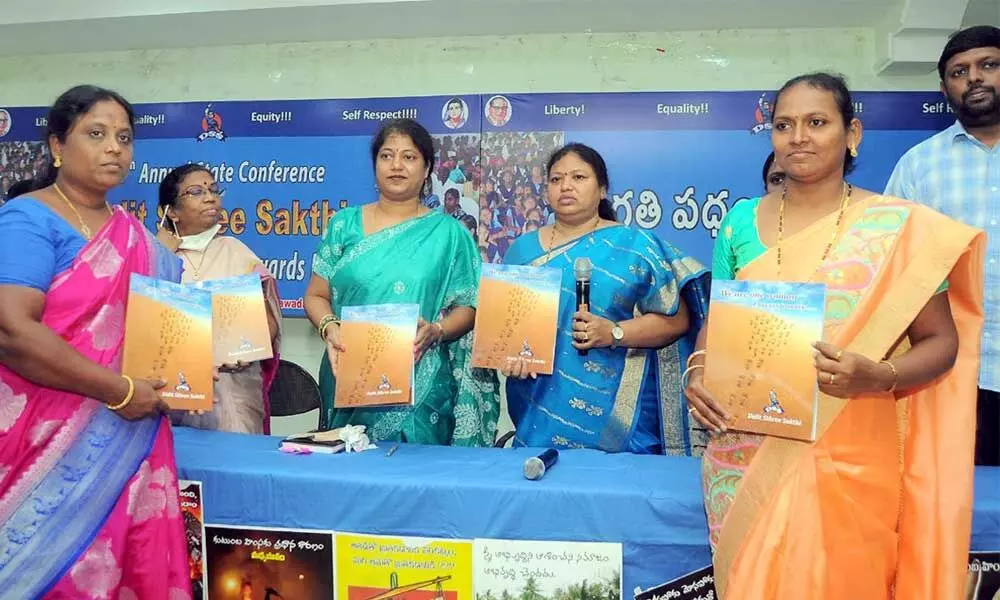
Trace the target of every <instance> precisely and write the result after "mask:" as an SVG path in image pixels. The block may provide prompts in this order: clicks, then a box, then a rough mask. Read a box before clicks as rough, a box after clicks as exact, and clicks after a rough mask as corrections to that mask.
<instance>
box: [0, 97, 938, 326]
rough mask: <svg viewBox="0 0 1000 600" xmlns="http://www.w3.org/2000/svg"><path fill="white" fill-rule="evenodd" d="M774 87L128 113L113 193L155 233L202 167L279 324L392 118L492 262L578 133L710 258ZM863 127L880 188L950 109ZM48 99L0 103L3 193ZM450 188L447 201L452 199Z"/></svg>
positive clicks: (879, 110) (638, 220)
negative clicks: (132, 123)
mask: <svg viewBox="0 0 1000 600" xmlns="http://www.w3.org/2000/svg"><path fill="white" fill-rule="evenodd" d="M772 96H773V93H771V92H764V91H748V92H684V93H677V92H669V93H666V92H665V93H657V92H643V93H593V94H486V95H482V96H478V95H465V96H461V95H459V96H428V97H417V98H375V99H355V100H301V101H245V102H211V103H208V102H188V103H172V104H140V105H136V107H135V108H136V111H137V127H136V137H137V141H136V147H135V162H134V163H133V165H132V172H131V174H130V175H129V177H128V179H127V180H126V182H125V183H124V184H123V185H122V186H120V187H119V188H117V189H116V190H114V192H113V194H112V200H113V201H115V202H119V203H122V204H123V205H124V206H125V207H126V208H127V209H129V210H130V211H132V212H133V213H134V214H135V215H137V216H138V217H139V218H141V219H142V220H143V221H144V222H145V223H146V225H147V226H148V227H149V228H150V229H152V230H155V228H156V226H157V223H158V221H159V216H160V215H159V213H158V211H157V197H158V186H159V183H160V181H161V180H162V178H163V177H164V176H165V175H166V173H167V172H169V171H170V169H172V168H174V167H176V166H178V165H181V164H184V163H187V162H198V163H202V164H204V165H206V166H207V167H209V168H210V169H211V170H212V172H213V173H214V174H215V177H216V179H217V181H218V182H219V185H220V187H221V188H223V189H224V190H225V191H226V193H225V196H224V207H225V209H226V211H225V215H224V225H225V229H226V232H227V233H229V234H231V235H235V236H237V237H238V238H240V239H241V240H243V241H244V242H245V243H246V244H247V245H248V246H249V247H250V248H251V249H252V250H253V251H254V252H256V253H257V254H258V256H260V257H261V259H262V260H264V262H265V263H266V264H267V266H268V268H270V270H271V271H272V272H273V273H274V275H275V277H277V279H278V280H279V290H280V293H281V297H282V304H283V309H284V313H285V315H286V316H293V317H295V316H302V315H303V311H302V296H303V293H304V292H305V287H306V283H307V281H308V278H309V276H310V274H311V273H310V271H311V258H312V253H313V251H314V250H315V248H316V245H317V243H318V241H319V237H320V236H321V235H322V233H323V230H324V228H325V225H326V222H327V220H328V219H329V218H330V217H331V216H332V215H333V214H334V213H335V212H336V211H337V210H338V209H340V208H344V207H346V206H356V205H360V204H365V203H368V202H371V201H373V200H374V199H375V197H376V192H375V185H374V177H373V174H372V167H371V164H372V163H371V154H370V151H369V142H370V139H371V136H372V135H373V134H374V133H375V132H376V131H377V129H378V127H379V126H380V125H381V123H382V122H383V121H385V120H387V119H392V118H399V117H410V118H414V119H416V120H418V121H420V122H421V123H422V124H423V125H424V126H425V127H427V129H428V130H429V131H430V132H431V133H432V134H433V135H434V138H435V146H436V149H437V167H436V168H435V171H434V173H433V174H432V177H431V179H432V194H431V195H430V196H429V197H428V198H427V199H426V203H427V204H428V205H429V206H432V207H434V208H440V209H442V210H447V211H448V212H450V213H452V214H453V215H454V216H456V218H459V219H460V220H462V222H463V223H464V224H466V226H468V227H469V230H470V232H472V233H473V234H474V235H475V237H476V238H477V240H478V243H479V246H480V249H481V253H482V256H483V259H484V260H486V261H492V262H499V261H500V260H502V258H503V254H504V252H505V251H506V249H507V248H508V247H509V245H510V242H511V241H512V240H513V239H514V238H516V237H517V235H519V234H520V233H522V232H524V231H528V230H532V229H535V228H538V227H540V226H543V225H544V224H545V223H547V222H550V221H551V220H552V218H553V217H552V214H551V211H550V210H549V208H548V204H547V202H546V200H545V176H544V166H545V161H546V160H547V158H548V155H549V154H550V153H551V152H552V151H553V150H555V149H557V148H558V147H560V146H561V145H562V144H564V143H566V142H570V141H578V142H583V143H585V144H588V145H590V146H593V147H594V148H596V149H597V150H598V151H600V152H601V154H602V155H603V156H604V158H605V160H606V161H607V163H608V169H609V171H610V175H611V192H610V194H611V198H612V200H613V203H614V206H615V208H616V210H617V213H618V218H619V219H620V220H622V221H623V222H625V223H626V224H629V225H630V226H632V227H639V228H642V229H647V230H651V231H653V232H655V233H656V234H657V235H659V236H661V237H663V238H665V239H667V240H669V241H670V242H672V243H673V244H674V245H676V246H678V247H679V248H681V249H683V250H684V251H686V252H688V253H690V254H691V255H693V256H694V257H695V258H697V259H698V260H700V261H702V262H704V263H706V264H709V263H710V261H711V250H712V243H713V240H714V237H715V235H716V234H717V232H718V228H719V225H720V223H721V221H722V218H723V217H724V216H725V214H726V211H727V210H728V209H729V207H731V206H732V205H733V204H734V203H736V202H738V201H739V200H741V199H745V198H750V197H753V196H756V195H759V194H760V193H761V192H762V191H763V189H762V188H763V183H762V181H761V167H762V165H763V162H764V159H765V157H766V156H767V154H768V152H769V151H770V122H769V121H770V109H771V98H772ZM855 105H856V106H855V108H856V112H857V115H858V117H859V118H860V119H861V120H862V122H863V123H864V126H865V137H864V140H863V142H862V145H861V149H860V151H861V157H860V159H859V161H858V168H857V170H856V171H855V172H854V174H853V175H852V176H851V180H852V181H853V182H854V183H855V184H856V185H859V186H861V187H866V188H869V189H872V190H876V191H878V190H881V189H882V188H883V187H884V186H885V183H886V181H887V180H888V177H889V174H890V173H891V171H892V168H893V166H894V165H895V163H896V161H897V160H898V159H899V157H900V156H902V154H903V153H904V152H905V151H906V150H907V149H909V148H910V147H911V146H913V145H914V144H916V143H918V142H920V141H922V140H924V139H926V138H927V137H929V136H930V135H932V134H933V133H935V132H937V131H940V130H941V129H943V128H945V127H947V126H948V125H950V124H951V123H952V122H953V120H954V117H953V116H952V115H951V112H950V109H949V108H948V107H947V106H946V105H945V103H944V102H943V100H942V99H941V96H940V95H939V94H937V93H934V92H915V93H914V92H871V93H866V92H862V93H858V94H856V95H855ZM46 111H47V109H46V108H44V107H31V108H8V109H0V180H2V186H3V187H2V191H3V193H4V195H6V191H7V188H8V187H9V186H10V185H11V184H12V183H14V182H16V181H18V180H20V179H24V178H30V177H34V176H36V175H37V174H38V173H39V172H40V170H41V169H42V167H43V166H44V164H45V162H46V160H47V158H46V156H45V153H46V149H45V144H44V142H42V138H43V137H44V132H45V126H46V118H45V115H46ZM452 190H453V191H452Z"/></svg>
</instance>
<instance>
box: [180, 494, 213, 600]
mask: <svg viewBox="0 0 1000 600" xmlns="http://www.w3.org/2000/svg"><path fill="white" fill-rule="evenodd" d="M177 488H178V490H180V504H181V515H182V517H183V518H184V537H185V539H186V540H187V550H188V569H189V570H190V572H191V597H192V600H202V599H203V598H205V588H206V587H207V574H206V572H205V504H204V502H205V494H204V493H203V492H202V486H201V482H200V481H187V480H184V479H180V480H178V481H177Z"/></svg>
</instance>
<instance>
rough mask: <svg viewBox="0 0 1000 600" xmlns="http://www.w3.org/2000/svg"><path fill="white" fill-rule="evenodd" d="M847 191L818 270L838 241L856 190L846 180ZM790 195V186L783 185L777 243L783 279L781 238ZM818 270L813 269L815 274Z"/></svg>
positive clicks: (779, 272) (779, 274) (779, 270)
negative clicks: (786, 202)
mask: <svg viewBox="0 0 1000 600" xmlns="http://www.w3.org/2000/svg"><path fill="white" fill-rule="evenodd" d="M844 185H845V193H844V194H843V196H841V199H840V211H839V212H838V213H837V225H836V227H834V229H833V235H831V236H830V241H829V242H827V244H826V249H825V250H823V256H822V257H821V258H820V259H819V264H818V265H816V271H818V270H819V268H820V267H822V266H823V263H824V262H826V259H827V257H829V256H830V251H831V250H832V249H833V244H834V242H836V241H837V237H838V236H839V235H840V225H841V223H843V222H844V210H845V209H846V208H847V205H848V204H849V203H850V201H851V193H852V192H853V191H854V186H852V185H851V184H849V183H846V182H845V184H844ZM787 197H788V186H787V185H785V186H782V188H781V205H780V206H779V208H778V240H777V243H776V244H775V245H776V246H777V250H778V279H781V239H782V237H783V236H784V233H785V198H787ZM816 271H813V273H814V274H815V272H816Z"/></svg>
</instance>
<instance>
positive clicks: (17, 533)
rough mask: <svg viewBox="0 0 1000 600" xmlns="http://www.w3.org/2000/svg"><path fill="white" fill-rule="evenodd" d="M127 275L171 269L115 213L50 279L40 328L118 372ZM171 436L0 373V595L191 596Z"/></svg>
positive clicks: (167, 259) (173, 264) (157, 423)
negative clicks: (44, 326) (73, 259)
mask: <svg viewBox="0 0 1000 600" xmlns="http://www.w3.org/2000/svg"><path fill="white" fill-rule="evenodd" d="M132 273H138V274H141V275H147V276H152V277H159V278H164V279H171V280H173V281H178V280H179V279H180V263H179V261H178V260H177V259H176V258H175V257H173V256H171V255H169V253H168V252H167V251H166V249H164V248H163V247H162V246H160V245H159V244H158V243H157V242H156V241H155V240H154V239H153V238H152V236H151V235H150V234H149V232H148V231H146V229H145V228H143V226H142V225H141V224H140V223H139V222H138V221H137V220H135V219H134V218H133V217H131V216H129V215H128V214H127V213H126V212H125V211H123V210H122V209H121V208H118V209H116V210H115V211H114V213H113V215H112V217H111V218H110V219H109V220H108V223H107V224H106V225H105V226H104V227H103V228H102V229H101V231H100V232H99V233H98V234H97V235H96V236H95V237H94V239H93V240H91V241H90V242H89V243H87V245H86V246H85V247H84V248H83V250H82V251H81V253H80V255H79V256H78V257H77V258H76V260H75V261H74V262H73V264H72V266H71V267H70V268H69V269H68V270H66V271H65V272H63V273H60V274H58V275H56V277H55V278H54V280H53V281H52V284H51V286H50V289H49V291H48V293H47V294H46V297H45V308H44V311H43V313H42V323H43V324H44V325H46V326H47V327H49V328H50V329H51V330H52V331H53V332H55V333H56V334H57V335H59V336H60V337H61V338H62V339H63V340H65V341H66V342H67V343H68V344H70V345H71V346H72V347H73V348H74V349H76V350H77V352H79V353H80V354H81V355H83V356H84V357H86V358H88V359H90V360H92V361H94V362H96V363H97V364H100V365H102V366H105V367H107V368H109V369H113V370H116V371H117V370H118V369H119V367H120V359H121V356H120V354H121V348H122V342H123V336H124V326H125V305H126V302H127V299H128V284H129V277H130V275H131V274H132ZM177 494H178V492H177V474H176V468H175V466H174V456H173V438H172V436H171V433H170V427H169V424H168V423H167V422H166V419H165V418H148V419H143V420H140V421H126V420H125V419H122V418H121V417H119V416H118V415H117V414H115V413H114V412H112V411H110V410H108V409H107V408H106V407H105V405H104V404H102V403H100V402H98V401H96V400H92V399H89V398H84V397H81V396H79V395H76V394H72V393H69V392H64V391H60V390H54V389H48V388H43V387H40V386H37V385H35V384H33V383H31V382H29V381H27V380H25V379H23V378H21V377H20V376H18V375H17V374H15V373H14V372H13V371H10V370H9V369H7V368H6V367H2V366H0V529H2V530H0V590H3V592H4V593H8V592H14V593H16V595H17V597H20V598H35V597H39V596H46V597H51V598H95V599H96V598H102V599H103V598H113V599H116V600H117V599H130V598H142V599H146V598H153V599H157V598H169V599H171V600H173V599H176V598H189V597H190V594H191V592H190V581H189V580H188V572H187V571H188V568H187V548H186V543H185V539H184V526H183V522H182V520H181V518H180V507H179V503H178V496H177Z"/></svg>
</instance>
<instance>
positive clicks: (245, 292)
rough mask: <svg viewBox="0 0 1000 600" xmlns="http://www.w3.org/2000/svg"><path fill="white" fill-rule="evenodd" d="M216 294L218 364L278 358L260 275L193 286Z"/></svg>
mask: <svg viewBox="0 0 1000 600" xmlns="http://www.w3.org/2000/svg"><path fill="white" fill-rule="evenodd" d="M193 285H195V286H196V287H199V288H201V289H203V290H207V291H209V292H211V294H212V336H213V346H212V354H213V356H214V357H215V364H217V365H231V364H234V363H236V362H237V361H243V362H256V361H259V360H267V359H269V358H273V357H274V350H273V349H272V348H271V332H270V330H269V329H268V326H267V307H266V306H265V304H264V288H263V287H262V285H261V280H260V275H258V274H257V273H250V274H248V275H239V276H237V277H227V278H225V279H213V280H211V281H201V282H198V283H195V284H193Z"/></svg>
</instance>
